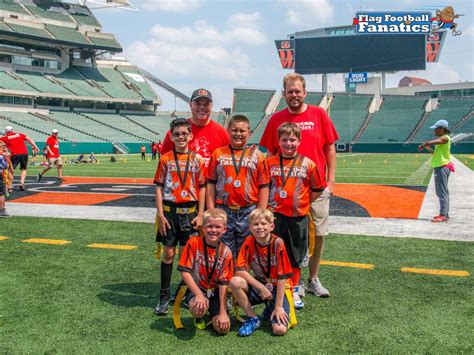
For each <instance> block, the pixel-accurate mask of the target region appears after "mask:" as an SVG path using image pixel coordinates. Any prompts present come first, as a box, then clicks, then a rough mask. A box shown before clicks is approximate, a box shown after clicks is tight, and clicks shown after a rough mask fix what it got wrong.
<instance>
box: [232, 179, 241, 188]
mask: <svg viewBox="0 0 474 355" xmlns="http://www.w3.org/2000/svg"><path fill="white" fill-rule="evenodd" d="M240 186H241V183H240V180H234V187H237V188H239V187H240Z"/></svg>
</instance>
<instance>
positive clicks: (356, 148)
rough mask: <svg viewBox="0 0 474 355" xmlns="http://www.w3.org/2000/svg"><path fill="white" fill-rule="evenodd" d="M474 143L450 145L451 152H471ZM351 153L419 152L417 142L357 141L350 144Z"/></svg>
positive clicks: (473, 150) (473, 149)
mask: <svg viewBox="0 0 474 355" xmlns="http://www.w3.org/2000/svg"><path fill="white" fill-rule="evenodd" d="M424 152H426V151H424ZM473 152H474V143H459V144H452V145H451V153H452V154H472V153H473ZM352 153H419V152H418V144H415V143H411V144H397V143H393V144H380V143H357V144H354V145H353V146H352Z"/></svg>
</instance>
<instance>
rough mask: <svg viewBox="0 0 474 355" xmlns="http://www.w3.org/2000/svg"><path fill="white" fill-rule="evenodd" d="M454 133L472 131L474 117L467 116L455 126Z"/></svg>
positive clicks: (473, 128) (473, 129)
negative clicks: (467, 117)
mask: <svg viewBox="0 0 474 355" xmlns="http://www.w3.org/2000/svg"><path fill="white" fill-rule="evenodd" d="M455 133H474V117H471V118H469V119H468V120H466V121H465V122H463V123H462V124H461V125H460V126H459V127H457V128H456V131H455Z"/></svg>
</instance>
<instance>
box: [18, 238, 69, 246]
mask: <svg viewBox="0 0 474 355" xmlns="http://www.w3.org/2000/svg"><path fill="white" fill-rule="evenodd" d="M23 243H37V244H51V245H64V244H69V243H71V242H70V241H69V240H60V239H42V238H30V239H25V240H23Z"/></svg>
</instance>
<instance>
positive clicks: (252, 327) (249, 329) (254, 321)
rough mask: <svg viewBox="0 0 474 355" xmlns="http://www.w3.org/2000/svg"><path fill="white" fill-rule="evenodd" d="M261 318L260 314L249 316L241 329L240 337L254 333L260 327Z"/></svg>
mask: <svg viewBox="0 0 474 355" xmlns="http://www.w3.org/2000/svg"><path fill="white" fill-rule="evenodd" d="M261 323H262V322H261V320H260V317H259V316H256V317H250V318H248V319H247V320H246V321H245V322H244V325H243V326H242V327H240V329H239V333H238V334H239V337H248V336H249V335H252V334H253V332H255V331H256V330H257V329H258V328H260V324H261Z"/></svg>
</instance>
